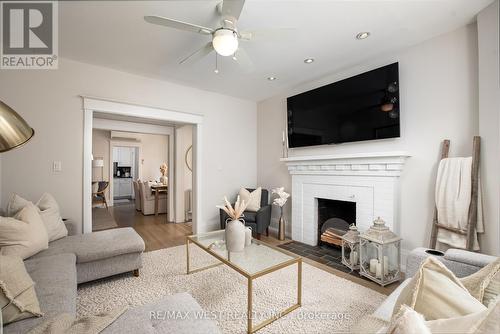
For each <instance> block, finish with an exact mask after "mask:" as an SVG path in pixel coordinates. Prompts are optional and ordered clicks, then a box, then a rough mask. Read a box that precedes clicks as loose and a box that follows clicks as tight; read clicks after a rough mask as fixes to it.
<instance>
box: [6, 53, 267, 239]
mask: <svg viewBox="0 0 500 334" xmlns="http://www.w3.org/2000/svg"><path fill="white" fill-rule="evenodd" d="M215 79H216V78H214V80H215ZM81 94H83V95H87V96H98V97H104V98H108V99H112V100H117V101H123V102H129V103H134V104H140V105H148V106H153V107H158V108H162V109H169V110H176V111H183V112H189V113H196V114H201V115H203V116H204V121H203V134H202V135H203V138H202V140H203V145H204V146H203V149H202V152H203V153H202V154H203V155H202V158H203V173H202V175H201V180H202V185H201V186H202V191H203V193H202V194H201V197H202V202H203V217H200V222H199V228H200V231H203V230H208V229H213V228H216V227H217V226H218V210H217V209H216V208H215V205H216V204H219V203H221V200H222V197H223V196H224V195H225V194H228V195H231V194H233V193H235V192H236V191H237V189H239V187H240V186H241V184H249V185H254V184H256V179H257V176H256V174H257V173H256V166H255V164H252V163H240V161H252V157H253V159H255V158H256V156H257V152H256V142H257V138H256V133H257V124H256V123H257V117H256V104H255V102H251V101H246V100H242V99H237V98H233V97H229V96H225V95H221V94H217V93H212V92H207V91H203V90H199V89H193V88H189V87H186V86H181V85H177V84H173V83H170V82H166V81H161V80H155V79H150V78H145V77H142V76H138V75H133V74H129V73H124V72H120V71H116V70H111V69H108V68H105V67H99V66H94V65H89V64H84V63H79V62H75V61H72V60H68V59H64V58H61V59H60V63H59V69H58V70H47V71H34V70H33V71H31V70H24V71H16V70H9V71H1V74H0V99H1V100H2V101H5V102H6V103H7V104H8V105H10V106H12V107H13V108H14V109H15V110H16V111H17V112H18V113H19V114H20V115H21V116H23V117H24V118H25V119H26V121H27V122H28V123H29V124H30V125H31V126H32V127H33V128H34V129H35V131H36V133H35V137H34V138H33V139H32V140H31V141H30V142H29V143H28V144H27V145H25V146H23V147H22V148H20V149H17V150H13V151H11V152H7V153H4V154H3V155H2V158H3V164H2V171H1V173H2V174H1V181H2V188H1V192H2V202H3V203H2V204H3V206H5V201H6V200H5V199H6V198H8V195H9V194H10V193H12V192H18V193H19V194H22V195H23V196H26V197H27V198H30V199H32V200H37V199H38V197H39V196H40V195H41V194H42V193H43V192H45V191H48V192H50V193H52V194H53V195H54V196H55V197H56V198H57V200H58V201H59V203H60V206H61V210H62V215H63V216H64V217H68V218H71V219H73V220H75V221H77V222H81V221H82V202H83V200H82V192H83V190H82V189H83V183H82V182H83V181H82V179H83V110H82V99H81V98H80V97H79V95H81ZM54 160H60V161H62V171H61V172H58V173H54V172H52V161H54Z"/></svg>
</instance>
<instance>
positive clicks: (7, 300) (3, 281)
mask: <svg viewBox="0 0 500 334" xmlns="http://www.w3.org/2000/svg"><path fill="white" fill-rule="evenodd" d="M34 286H35V283H33V280H32V279H31V277H30V276H29V275H28V272H26V268H25V267H24V262H23V260H22V259H21V258H20V257H17V256H3V255H0V309H1V310H2V318H3V323H4V325H5V324H8V323H10V322H14V321H18V320H22V319H26V318H31V317H41V316H42V312H41V311H40V305H39V304H38V298H37V297H36V293H35V288H34Z"/></svg>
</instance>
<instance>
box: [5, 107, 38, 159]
mask: <svg viewBox="0 0 500 334" xmlns="http://www.w3.org/2000/svg"><path fill="white" fill-rule="evenodd" d="M34 134H35V130H33V129H32V128H31V127H30V126H29V125H28V123H26V121H25V120H24V119H23V118H22V117H21V116H19V114H18V113H16V112H15V111H14V110H13V109H12V108H11V107H9V106H8V105H6V104H5V103H3V102H2V101H0V153H1V152H6V151H9V150H12V149H13V148H16V147H18V146H21V145H22V144H24V143H26V142H27V141H28V140H30V139H31V137H33V135H34Z"/></svg>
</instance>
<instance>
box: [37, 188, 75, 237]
mask: <svg viewBox="0 0 500 334" xmlns="http://www.w3.org/2000/svg"><path fill="white" fill-rule="evenodd" d="M36 206H37V207H38V209H40V216H42V220H43V222H44V224H45V227H46V228H47V234H48V236H49V241H54V240H57V239H61V238H64V237H66V236H67V235H68V230H67V229H66V225H64V222H63V220H62V218H61V213H60V211H59V205H58V204H57V202H56V200H55V198H54V197H53V196H52V195H50V194H49V193H45V194H43V195H42V197H41V198H40V199H39V200H38V202H37V203H36Z"/></svg>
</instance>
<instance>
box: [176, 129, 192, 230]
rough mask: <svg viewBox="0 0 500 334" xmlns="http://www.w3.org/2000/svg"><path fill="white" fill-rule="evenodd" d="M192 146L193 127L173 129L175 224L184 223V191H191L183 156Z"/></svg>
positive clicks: (187, 169)
mask: <svg viewBox="0 0 500 334" xmlns="http://www.w3.org/2000/svg"><path fill="white" fill-rule="evenodd" d="M192 144H193V126H191V125H184V126H181V127H178V128H176V129H175V192H176V194H175V197H176V200H175V222H176V223H180V222H184V221H185V210H186V209H185V203H186V191H187V190H188V189H193V173H192V172H191V171H190V170H189V168H187V166H186V161H185V156H186V151H187V149H188V148H189V147H190V146H191V145H192Z"/></svg>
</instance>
